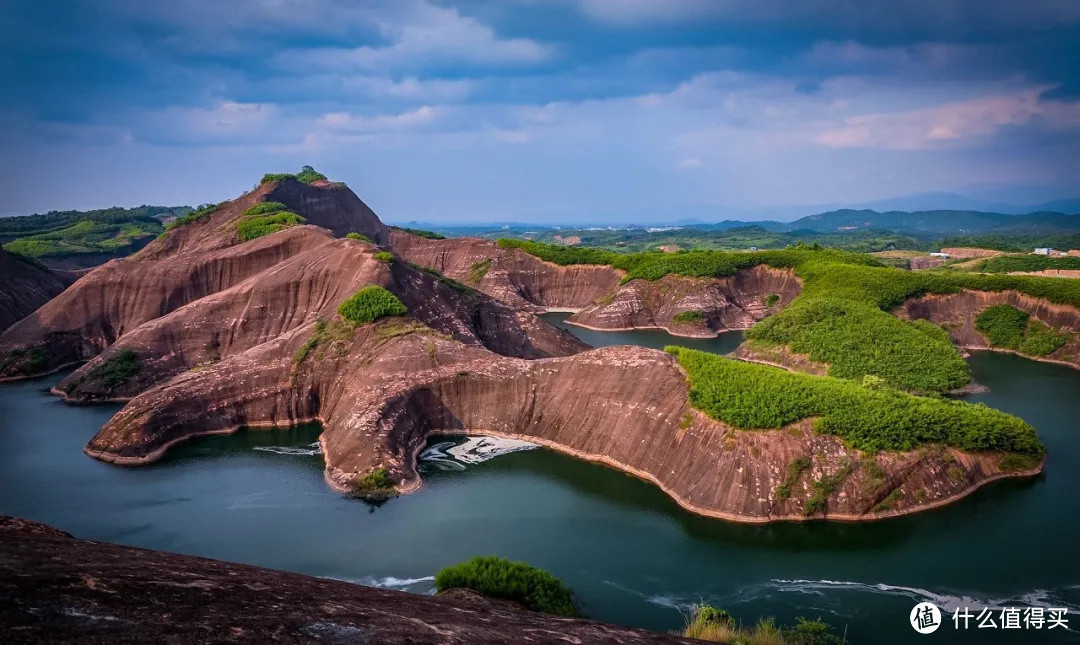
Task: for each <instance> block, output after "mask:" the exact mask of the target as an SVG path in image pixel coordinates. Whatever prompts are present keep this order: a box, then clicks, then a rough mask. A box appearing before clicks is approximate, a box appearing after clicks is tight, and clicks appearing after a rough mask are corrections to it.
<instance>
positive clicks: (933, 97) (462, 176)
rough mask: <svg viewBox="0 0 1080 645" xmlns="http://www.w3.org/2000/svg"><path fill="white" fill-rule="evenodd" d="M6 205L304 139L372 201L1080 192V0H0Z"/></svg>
mask: <svg viewBox="0 0 1080 645" xmlns="http://www.w3.org/2000/svg"><path fill="white" fill-rule="evenodd" d="M0 12H2V20H0V34H2V39H0V51H2V54H3V55H2V56H0V75H2V79H3V82H4V86H5V89H6V91H5V93H4V94H5V95H4V99H3V102H2V103H0V124H2V127H0V141H2V142H3V146H4V154H3V155H2V159H3V161H2V167H0V177H3V181H4V191H3V193H4V195H5V196H6V197H7V199H6V200H5V203H4V204H3V206H2V207H0V214H25V213H29V212H37V211H45V210H51V209H66V208H95V207H103V206H109V205H114V204H120V205H136V204H141V203H155V204H178V203H189V204H191V203H199V202H208V201H218V200H221V199H225V198H230V197H233V196H235V195H237V194H239V193H240V192H242V191H244V190H246V189H248V188H250V187H251V186H252V185H253V183H254V182H255V181H257V179H258V177H259V176H261V175H262V173H264V172H268V171H279V172H280V171H295V170H296V169H298V168H299V166H300V165H302V164H311V165H313V166H315V167H316V168H318V169H319V170H321V171H323V172H325V173H326V174H327V175H330V176H331V177H332V178H335V179H341V180H344V181H346V182H347V183H348V184H349V185H350V186H351V187H352V188H353V189H354V190H355V191H356V192H357V193H358V194H359V195H360V196H361V197H362V198H363V199H364V200H365V201H367V202H368V203H369V204H370V205H371V206H372V207H373V208H374V209H375V210H376V212H378V213H379V214H380V216H382V217H383V218H384V219H385V220H387V221H392V222H404V221H409V220H417V221H425V222H437V221H446V222H463V221H507V220H515V221H533V222H544V221H549V222H579V223H586V222H590V221H618V220H619V218H620V217H625V218H627V221H629V220H633V219H635V218H646V219H649V220H650V221H661V220H663V219H672V220H674V219H679V218H681V217H685V216H687V215H691V216H695V217H701V216H703V215H705V219H709V217H708V215H709V214H712V213H714V212H715V213H716V217H715V219H722V217H726V216H732V215H736V216H737V215H738V214H739V213H740V212H742V211H745V212H746V213H754V212H760V211H762V210H764V209H770V208H777V207H785V206H792V205H803V204H826V203H834V204H854V203H860V202H866V201H871V200H877V199H884V198H889V197H894V196H900V195H909V194H914V193H924V192H937V191H951V192H959V193H963V194H966V195H972V196H978V197H983V198H986V199H994V200H1000V201H1013V202H1025V201H1026V202H1036V201H1044V200H1049V199H1054V198H1061V197H1075V196H1077V195H1080V190H1078V186H1077V178H1078V177H1080V2H1076V1H1073V0H1041V1H1027V2H1020V1H1007V0H893V1H891V2H872V1H867V2H851V1H850V0H799V1H792V2H780V1H778V0H758V1H754V2H749V1H746V2H744V1H738V0H685V1H682V2H665V1H662V0H623V1H622V2H610V1H607V0H500V1H496V0H490V1H474V2H436V1H434V0H395V1H386V2H376V1H369V2H334V1H331V0H187V1H186V2H182V3H165V2H144V1H143V0H97V1H96V2H90V1H89V0H66V1H61V0H37V1H35V2H30V1H29V0H0Z"/></svg>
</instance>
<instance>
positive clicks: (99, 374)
mask: <svg viewBox="0 0 1080 645" xmlns="http://www.w3.org/2000/svg"><path fill="white" fill-rule="evenodd" d="M140 369H141V366H140V365H139V357H138V356H137V355H136V354H135V352H133V351H131V350H130V349H122V350H120V351H118V352H116V354H115V355H113V356H112V357H111V358H109V359H107V360H105V361H102V362H101V363H99V364H98V365H96V366H95V367H94V368H93V369H91V370H90V372H89V373H88V374H87V375H86V376H87V378H88V379H92V380H100V381H101V383H102V384H103V385H104V386H105V387H106V388H108V389H110V390H113V389H116V388H118V387H120V386H121V385H123V384H124V383H126V382H127V381H128V379H130V378H131V377H133V376H135V375H136V374H138V373H139V371H140Z"/></svg>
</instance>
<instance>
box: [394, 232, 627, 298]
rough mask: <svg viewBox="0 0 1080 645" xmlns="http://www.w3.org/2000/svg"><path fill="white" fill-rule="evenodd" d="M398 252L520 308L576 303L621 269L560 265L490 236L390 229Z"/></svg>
mask: <svg viewBox="0 0 1080 645" xmlns="http://www.w3.org/2000/svg"><path fill="white" fill-rule="evenodd" d="M390 244H391V246H392V247H393V248H394V251H396V252H397V253H398V254H400V255H401V257H403V258H405V259H406V260H408V261H410V262H414V263H416V264H418V265H420V266H425V267H431V268H433V269H435V270H437V271H439V272H441V273H443V274H444V275H447V276H449V277H451V278H454V279H455V280H458V281H460V282H463V283H465V284H467V285H469V286H472V287H475V288H476V289H479V290H480V291H483V292H484V293H486V294H488V295H490V296H491V297H493V298H495V299H497V300H500V301H502V302H504V303H506V304H508V305H510V306H512V307H516V308H520V309H532V310H537V309H544V308H549V307H551V308H575V309H576V308H580V307H584V306H587V305H588V304H589V303H591V302H592V301H594V300H596V299H598V298H601V297H602V296H604V294H606V293H608V292H610V291H612V290H613V289H615V288H616V287H617V286H618V284H619V281H620V280H621V279H622V277H623V273H622V271H619V270H617V269H613V268H611V267H609V266H600V265H597V266H593V265H573V266H560V265H558V264H554V263H552V262H545V261H544V260H541V259H540V258H538V257H536V256H533V255H529V254H528V253H526V252H524V251H522V250H520V249H504V248H501V247H500V246H499V245H498V244H496V243H495V242H493V241H491V240H484V239H479V238H469V237H461V238H452V239H446V240H430V239H427V238H423V237H419V236H417V235H411V234H409V233H406V232H403V231H391V236H390Z"/></svg>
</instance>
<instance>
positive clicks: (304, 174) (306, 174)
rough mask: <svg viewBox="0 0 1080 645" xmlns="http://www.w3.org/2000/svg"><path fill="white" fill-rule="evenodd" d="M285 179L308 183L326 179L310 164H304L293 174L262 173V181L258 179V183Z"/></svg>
mask: <svg viewBox="0 0 1080 645" xmlns="http://www.w3.org/2000/svg"><path fill="white" fill-rule="evenodd" d="M287 179H295V180H296V181H300V182H303V183H305V184H310V183H311V182H313V181H317V180H320V179H326V175H324V174H322V173H321V172H317V171H316V170H315V169H314V168H312V167H311V166H304V167H303V168H301V169H300V172H299V173H297V174H295V175H294V174H292V173H286V172H268V173H266V174H265V175H263V178H262V181H260V182H259V183H260V184H265V183H266V182H268V181H284V180H287Z"/></svg>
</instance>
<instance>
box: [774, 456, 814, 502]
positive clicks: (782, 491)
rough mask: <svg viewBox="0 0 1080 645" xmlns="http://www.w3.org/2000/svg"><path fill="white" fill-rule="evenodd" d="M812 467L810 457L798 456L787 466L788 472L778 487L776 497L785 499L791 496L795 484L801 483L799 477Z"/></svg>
mask: <svg viewBox="0 0 1080 645" xmlns="http://www.w3.org/2000/svg"><path fill="white" fill-rule="evenodd" d="M809 469H810V458H809V457H798V458H797V459H794V460H792V462H791V463H790V464H788V467H787V474H786V475H784V481H783V482H781V484H780V485H779V486H777V487H776V499H780V500H784V499H788V498H789V497H791V489H792V488H793V487H794V486H795V484H798V483H799V479H801V478H802V474H803V473H804V472H806V471H807V470H809Z"/></svg>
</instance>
